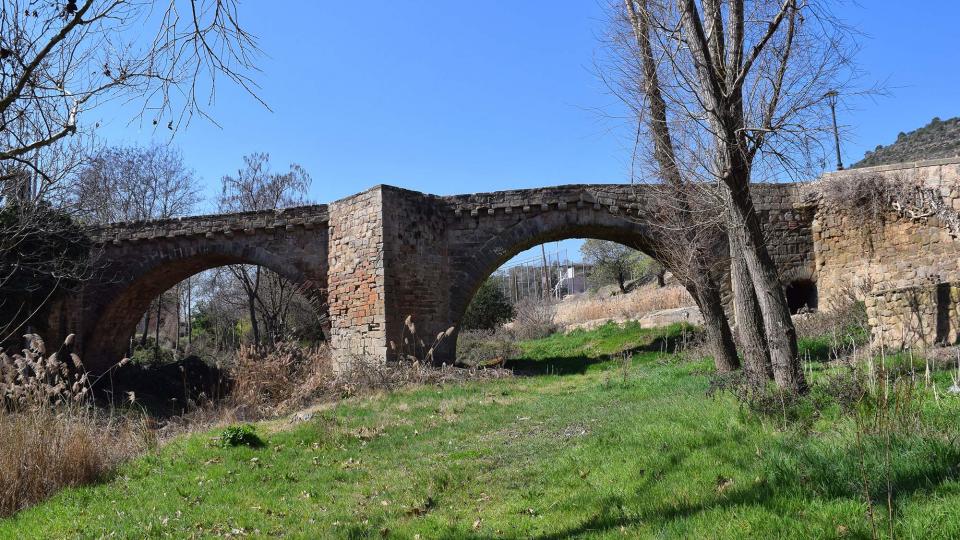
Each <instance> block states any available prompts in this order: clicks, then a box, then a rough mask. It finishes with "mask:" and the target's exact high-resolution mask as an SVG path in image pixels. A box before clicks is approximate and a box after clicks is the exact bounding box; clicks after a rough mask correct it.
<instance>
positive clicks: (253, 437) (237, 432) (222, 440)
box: [217, 424, 263, 448]
mask: <svg viewBox="0 0 960 540" xmlns="http://www.w3.org/2000/svg"><path fill="white" fill-rule="evenodd" d="M217 443H218V444H219V445H220V446H221V447H222V448H230V447H233V446H249V447H251V448H259V447H261V446H263V440H262V439H261V438H260V437H258V436H257V434H256V432H255V431H254V427H253V426H251V425H249V424H247V425H245V426H229V427H227V428H226V429H224V430H223V431H221V432H220V437H219V438H218V439H217Z"/></svg>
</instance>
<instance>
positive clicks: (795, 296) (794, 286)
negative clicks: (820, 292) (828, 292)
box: [784, 279, 817, 314]
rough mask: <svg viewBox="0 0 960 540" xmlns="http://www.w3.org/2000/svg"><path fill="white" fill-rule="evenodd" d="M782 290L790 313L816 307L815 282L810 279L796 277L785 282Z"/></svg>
mask: <svg viewBox="0 0 960 540" xmlns="http://www.w3.org/2000/svg"><path fill="white" fill-rule="evenodd" d="M784 292H785V293H786V295H787V305H788V306H789V307H790V313H792V314H797V313H800V312H801V311H812V310H815V309H817V283H816V282H815V281H813V280H810V279H798V280H796V281H792V282H790V283H788V284H787V286H786V288H785V289H784Z"/></svg>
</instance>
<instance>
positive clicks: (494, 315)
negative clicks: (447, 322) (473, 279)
mask: <svg viewBox="0 0 960 540" xmlns="http://www.w3.org/2000/svg"><path fill="white" fill-rule="evenodd" d="M511 318H513V306H512V305H511V304H510V300H509V299H508V298H507V295H505V294H503V290H502V289H501V288H500V284H499V283H498V280H497V278H495V277H492V278H489V279H487V280H486V281H484V282H483V285H480V290H478V291H477V294H475V295H474V296H473V300H471V301H470V305H469V306H467V311H466V313H464V314H463V321H462V322H461V324H460V326H461V327H462V328H463V329H465V330H493V329H494V328H496V327H498V326H500V325H502V324H503V323H505V322H507V321H509V320H510V319H511Z"/></svg>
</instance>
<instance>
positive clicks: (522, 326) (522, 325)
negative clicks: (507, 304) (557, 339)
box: [510, 300, 557, 339]
mask: <svg viewBox="0 0 960 540" xmlns="http://www.w3.org/2000/svg"><path fill="white" fill-rule="evenodd" d="M514 309H515V312H516V316H515V318H514V320H513V322H512V324H511V325H510V333H511V334H512V335H513V336H514V338H516V339H540V338H543V337H547V336H549V335H550V334H553V333H554V332H556V331H557V325H556V324H555V323H554V322H553V316H554V312H555V308H554V306H553V305H552V304H550V303H548V302H543V301H538V300H525V301H523V302H520V303H518V304H517V305H516V306H514Z"/></svg>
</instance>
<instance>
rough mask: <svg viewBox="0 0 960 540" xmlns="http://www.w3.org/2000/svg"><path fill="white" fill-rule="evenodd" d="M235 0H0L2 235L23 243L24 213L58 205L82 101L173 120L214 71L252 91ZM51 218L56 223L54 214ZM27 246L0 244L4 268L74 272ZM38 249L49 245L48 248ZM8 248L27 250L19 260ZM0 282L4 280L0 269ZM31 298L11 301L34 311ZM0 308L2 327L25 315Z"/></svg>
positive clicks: (57, 277)
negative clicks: (118, 105)
mask: <svg viewBox="0 0 960 540" xmlns="http://www.w3.org/2000/svg"><path fill="white" fill-rule="evenodd" d="M237 4H238V2H237V0H68V1H44V2H38V1H36V0H5V1H4V2H2V3H0V202H2V203H3V204H4V205H5V206H6V207H8V208H12V207H15V208H16V210H15V211H13V210H11V211H10V213H9V214H8V216H7V217H10V216H14V217H16V219H14V220H5V221H4V224H3V228H2V229H0V239H2V242H3V243H4V245H5V246H21V245H24V242H25V241H26V240H25V239H28V238H29V239H32V241H34V242H36V241H37V228H36V225H37V224H38V223H47V222H49V221H50V220H49V219H48V218H50V217H51V208H52V210H53V212H54V213H56V212H61V211H60V210H59V208H60V204H61V202H62V200H63V199H64V198H65V197H64V194H63V190H62V189H60V188H62V187H63V185H64V184H65V182H63V180H64V179H65V178H70V177H72V176H73V175H74V174H75V173H76V171H77V169H78V168H79V167H80V166H81V165H82V164H83V163H84V158H85V157H86V156H87V155H89V154H90V153H91V152H90V147H91V145H92V144H93V142H92V141H93V133H94V131H95V130H96V128H97V124H96V121H95V119H94V118H91V115H90V113H91V111H92V110H94V109H96V108H97V107H98V106H101V105H102V104H104V103H107V102H109V101H114V102H116V101H124V102H125V103H128V104H131V105H132V106H133V107H134V108H135V110H136V112H135V113H133V115H132V116H134V119H135V120H137V119H138V120H139V121H141V122H146V123H149V124H152V125H153V126H155V129H160V128H163V129H167V130H170V131H171V132H173V131H175V130H176V129H177V128H178V127H180V126H182V125H184V124H186V123H188V122H189V121H190V119H191V118H192V117H193V115H194V114H200V115H201V116H205V117H208V116H207V114H206V112H205V110H204V108H203V107H204V106H206V105H207V104H209V103H211V102H212V100H213V97H214V93H213V91H214V86H215V82H216V80H217V79H218V78H222V77H226V78H227V79H229V80H231V81H232V82H233V83H235V84H238V85H239V86H241V87H242V88H244V89H246V90H247V91H248V92H250V94H251V95H252V96H253V97H254V98H255V99H257V100H258V101H259V98H257V96H256V95H255V91H256V85H255V84H254V82H253V81H252V79H251V74H253V73H254V72H255V71H256V68H255V65H254V61H255V60H256V58H257V56H258V54H259V50H258V48H257V44H256V40H255V38H254V37H253V36H251V35H250V34H249V33H247V32H246V31H245V30H244V29H243V28H242V27H241V25H240V23H239V20H240V19H239V16H238V10H237ZM208 118H209V117H208ZM61 213H62V212H61ZM51 219H52V218H51ZM52 221H53V222H55V223H58V224H63V223H64V222H63V221H62V220H60V219H59V218H57V219H52ZM41 232H43V233H44V235H43V237H44V238H45V239H55V238H56V237H57V236H58V235H59V236H63V234H61V233H64V232H65V231H64V230H60V231H54V230H49V231H41ZM39 253H47V252H43V251H36V252H27V251H17V250H16V249H13V248H9V249H5V250H4V259H5V260H4V261H3V262H4V263H6V264H5V267H7V266H8V267H9V268H18V267H20V268H22V267H23V266H24V265H25V264H29V265H30V266H31V267H34V268H36V269H37V272H39V274H36V276H35V277H36V278H37V280H38V281H37V282H36V283H37V284H39V283H50V280H51V279H52V280H53V281H56V282H57V283H62V282H64V281H76V280H77V279H79V278H81V277H82V276H83V275H84V274H85V273H86V270H85V269H83V268H81V267H76V268H73V270H75V271H73V272H71V274H72V275H70V276H66V275H65V274H64V272H63V270H64V269H65V268H66V267H67V266H69V264H67V263H65V262H64V261H59V260H47V261H41V260H37V259H36V257H35V256H36V255H37V254H39ZM47 254H48V255H50V256H51V257H54V258H56V257H57V255H56V252H49V253H47ZM11 256H21V257H22V256H26V257H27V259H22V261H23V262H21V261H18V260H12V259H11ZM10 275H12V274H11V273H9V272H7V277H9V276H10ZM19 275H21V276H22V275H23V274H19ZM65 276H66V277H70V278H71V279H70V280H65V279H64V277H65ZM0 282H2V283H3V284H5V285H6V286H8V287H10V286H13V284H14V282H13V281H12V280H11V279H5V278H4V276H0ZM17 283H20V285H18V286H21V285H22V286H25V287H29V288H33V287H34V286H35V285H36V284H31V283H21V282H19V281H18V282H17ZM14 292H16V291H14ZM20 292H25V291H20ZM46 292H47V293H49V294H46V295H39V296H38V295H33V294H30V295H26V296H29V297H30V298H33V299H37V298H49V297H50V296H51V295H52V291H46ZM10 294H13V293H10ZM18 294H19V293H18ZM21 296H24V295H21ZM26 296H24V297H26ZM6 298H11V296H9V295H7V296H6ZM40 307H41V306H30V307H28V308H26V309H25V311H24V310H22V309H13V312H15V313H23V312H25V313H34V312H36V311H37V310H38V309H40ZM7 308H10V306H7ZM5 319H6V318H5ZM8 320H9V321H10V324H9V325H4V326H5V327H6V328H7V329H10V328H19V327H21V326H22V325H23V324H25V322H26V321H25V320H16V318H13V319H8Z"/></svg>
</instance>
